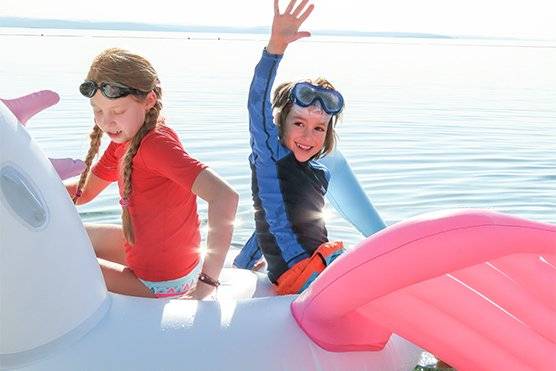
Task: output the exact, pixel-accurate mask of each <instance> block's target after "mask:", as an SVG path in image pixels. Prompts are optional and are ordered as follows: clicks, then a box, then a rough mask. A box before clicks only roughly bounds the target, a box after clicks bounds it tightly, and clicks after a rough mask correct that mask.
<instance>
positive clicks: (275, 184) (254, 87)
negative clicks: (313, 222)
mask: <svg viewBox="0 0 556 371" xmlns="http://www.w3.org/2000/svg"><path fill="white" fill-rule="evenodd" d="M281 59H282V56H281V55H274V54H270V53H268V52H267V51H266V49H265V50H264V51H263V54H262V57H261V59H260V61H259V63H257V66H256V67H255V73H254V76H253V80H252V81H251V87H250V89H249V99H248V104H247V106H248V109H249V133H250V135H251V151H252V152H251V156H250V157H249V161H250V162H251V164H252V166H253V167H254V168H255V171H256V182H257V187H258V189H259V192H258V194H257V196H258V198H259V199H260V201H261V205H262V208H263V209H264V212H265V215H266V223H267V224H268V226H269V231H270V233H271V234H272V235H273V236H274V238H275V240H276V243H277V245H278V246H279V248H280V251H281V253H282V257H283V258H284V260H285V261H286V262H287V264H288V266H290V267H291V266H293V265H294V264H295V263H297V262H298V261H300V260H302V259H304V258H306V257H308V254H307V252H306V251H305V249H304V248H303V246H301V245H300V244H299V242H298V241H297V237H296V235H295V233H294V231H293V229H292V226H291V224H290V221H289V219H288V215H287V212H286V206H285V202H284V196H283V194H282V189H281V187H280V180H279V178H278V166H277V162H278V160H280V159H281V158H283V157H285V156H286V155H288V154H290V153H291V151H290V150H289V149H287V148H286V147H284V146H283V145H282V144H281V142H280V138H279V133H278V128H277V127H276V125H275V124H274V120H273V117H272V105H271V102H270V94H271V90H272V85H273V83H274V79H275V77H276V71H277V70H278V65H279V64H280V61H281Z"/></svg>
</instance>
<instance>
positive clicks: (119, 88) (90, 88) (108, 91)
mask: <svg viewBox="0 0 556 371" xmlns="http://www.w3.org/2000/svg"><path fill="white" fill-rule="evenodd" d="M97 90H100V92H101V93H102V95H104V96H105V97H106V98H108V99H117V98H122V97H125V96H128V95H129V94H133V95H145V94H146V93H145V92H144V91H141V90H137V89H134V88H130V87H129V86H125V85H122V84H118V83H114V82H101V83H100V84H97V83H96V82H94V81H92V80H85V82H84V83H83V84H81V85H79V91H80V92H81V94H83V95H84V96H86V97H87V98H92V97H94V95H95V94H96V92H97Z"/></svg>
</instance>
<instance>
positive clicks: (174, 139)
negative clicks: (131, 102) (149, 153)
mask: <svg viewBox="0 0 556 371" xmlns="http://www.w3.org/2000/svg"><path fill="white" fill-rule="evenodd" d="M163 144H171V145H176V144H178V145H180V146H181V143H180V138H179V136H178V134H177V133H176V132H175V131H174V129H172V128H171V127H169V126H166V125H159V126H157V127H156V128H154V129H153V130H151V131H150V132H149V133H148V134H147V135H145V137H144V138H143V140H142V141H141V147H143V146H152V145H155V146H156V145H163Z"/></svg>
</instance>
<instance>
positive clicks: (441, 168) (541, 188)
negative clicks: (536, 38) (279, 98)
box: [0, 28, 556, 246]
mask: <svg viewBox="0 0 556 371" xmlns="http://www.w3.org/2000/svg"><path fill="white" fill-rule="evenodd" d="M41 33H42V34H43V35H44V36H41ZM265 43H266V36H265V35H241V34H235V35H234V34H223V35H214V34H177V33H138V32H135V33H134V32H115V31H111V32H106V31H105V32H102V31H67V30H63V31H61V30H15V29H1V28H0V46H1V48H2V58H1V63H0V82H1V84H0V96H1V97H3V98H13V97H17V96H20V95H24V94H28V93H31V92H33V91H36V90H41V89H51V90H54V91H56V92H57V93H58V94H60V97H61V101H60V102H59V103H58V104H57V105H56V106H54V107H52V108H50V109H48V110H46V111H44V112H42V113H40V114H38V115H37V116H35V117H34V118H33V119H31V120H30V122H29V130H30V132H31V134H32V136H33V137H34V138H35V139H36V140H37V141H38V143H39V144H40V145H41V147H42V148H43V149H44V151H45V153H46V154H47V155H49V156H50V157H75V158H83V157H84V155H85V153H86V151H87V149H88V136H87V135H88V132H89V130H90V128H91V127H92V113H91V109H90V106H89V103H88V101H87V100H86V99H84V98H83V97H82V96H80V95H79V92H78V89H77V87H78V85H79V84H80V83H81V81H82V80H83V78H84V77H85V75H86V73H87V70H88V67H89V64H90V62H91V60H92V59H93V57H94V56H95V55H96V54H98V53H99V52H100V51H101V50H103V49H104V48H107V47H113V46H118V47H124V48H128V49H131V50H133V51H135V52H137V53H139V54H142V55H144V56H145V57H147V58H148V59H149V60H150V61H151V62H152V63H153V64H154V65H155V67H156V68H157V70H158V73H159V75H160V79H161V82H162V87H163V89H164V104H165V116H166V117H167V121H168V123H169V125H171V126H172V127H173V128H174V129H175V130H176V131H177V132H178V133H179V135H180V137H181V139H182V141H183V143H184V146H185V148H186V149H187V150H188V152H189V153H191V154H192V155H193V156H195V157H197V158H199V159H200V160H202V161H203V162H205V163H206V164H208V165H209V166H210V167H212V168H213V169H215V170H216V171H217V172H218V173H219V174H220V175H221V176H222V177H224V178H225V179H226V180H227V181H228V182H230V183H231V184H232V185H233V187H235V189H236V190H237V191H238V192H239V193H240V195H241V199H240V206H239V212H238V225H237V227H236V230H235V233H234V238H233V241H234V245H235V246H241V245H242V244H243V242H245V240H246V239H247V238H248V237H249V236H250V234H251V233H252V230H253V221H252V202H251V191H250V170H249V165H248V161H247V157H248V154H249V136H248V131H247V109H246V99H247V92H248V88H249V83H250V79H251V76H252V71H253V68H254V66H255V64H256V63H257V61H258V58H259V56H260V53H261V51H262V48H263V47H264V45H265ZM554 66H556V42H553V43H550V42H533V41H500V40H450V39H448V40H445V39H442V40H440V39H438V40H433V39H387V38H347V37H335V38H333V37H326V38H325V37H318V36H315V37H313V38H311V40H306V41H302V42H298V43H296V44H294V45H292V46H291V47H290V48H289V49H288V51H287V54H286V56H285V58H284V60H283V62H282V65H281V67H280V70H279V74H278V77H277V80H276V81H277V82H280V81H283V80H289V79H300V78H305V77H316V76H325V77H327V78H328V79H329V80H331V81H332V82H333V83H334V84H335V85H336V86H337V87H338V89H339V90H341V92H342V93H343V95H344V97H345V99H346V103H347V105H346V110H345V113H344V119H343V122H342V123H341V124H340V125H339V127H338V134H339V138H340V148H341V150H342V151H343V152H344V154H345V155H346V157H347V158H348V160H349V162H350V163H351V165H352V167H353V169H354V172H355V173H356V175H357V176H358V178H359V180H360V181H361V183H362V185H363V188H364V189H365V191H366V192H367V194H368V195H369V197H370V198H371V199H372V201H373V203H374V205H375V207H376V208H377V210H378V211H379V213H380V214H381V215H382V216H383V218H384V219H385V221H386V222H387V223H388V224H391V223H395V222H398V221H400V220H403V219H406V218H408V217H411V216H414V215H416V214H420V213H423V212H429V211H437V210H445V209H452V208H488V209H491V210H496V211H500V212H505V213H509V214H514V215H517V216H522V217H525V218H529V219H532V220H537V221H544V222H551V223H556V69H555V68H554ZM107 142H108V139H105V142H104V146H106V144H107ZM117 201H118V200H117V189H116V187H115V186H111V187H110V188H109V189H108V190H107V191H105V192H104V193H103V194H102V195H101V196H99V197H98V198H97V199H96V200H95V201H94V202H92V203H91V204H89V205H85V206H81V207H80V208H79V211H80V215H81V217H82V219H83V220H84V221H85V222H115V223H119V220H120V219H119V218H120V208H119V205H118V202H117ZM199 206H200V213H201V217H202V218H203V220H205V219H206V204H204V202H202V201H200V205H199ZM328 226H329V233H330V237H331V238H332V239H342V240H344V241H346V242H347V243H348V245H352V244H354V243H356V242H357V241H359V240H360V239H361V236H360V235H359V234H358V233H357V232H356V231H355V230H354V229H353V228H352V227H351V226H350V225H349V224H348V223H346V222H345V221H343V220H342V219H341V217H339V216H337V214H334V213H333V217H332V218H331V220H330V221H329V224H328Z"/></svg>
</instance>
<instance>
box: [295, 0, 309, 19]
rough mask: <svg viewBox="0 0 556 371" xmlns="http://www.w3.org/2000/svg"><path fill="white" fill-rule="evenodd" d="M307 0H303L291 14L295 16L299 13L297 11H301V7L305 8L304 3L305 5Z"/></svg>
mask: <svg viewBox="0 0 556 371" xmlns="http://www.w3.org/2000/svg"><path fill="white" fill-rule="evenodd" d="M308 1H309V0H303V1H302V2H301V3H300V4H299V5H298V6H297V7H296V8H295V10H294V11H293V13H292V15H293V16H294V17H296V18H297V16H298V15H299V13H301V11H302V10H303V8H305V5H307V2H308Z"/></svg>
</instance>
